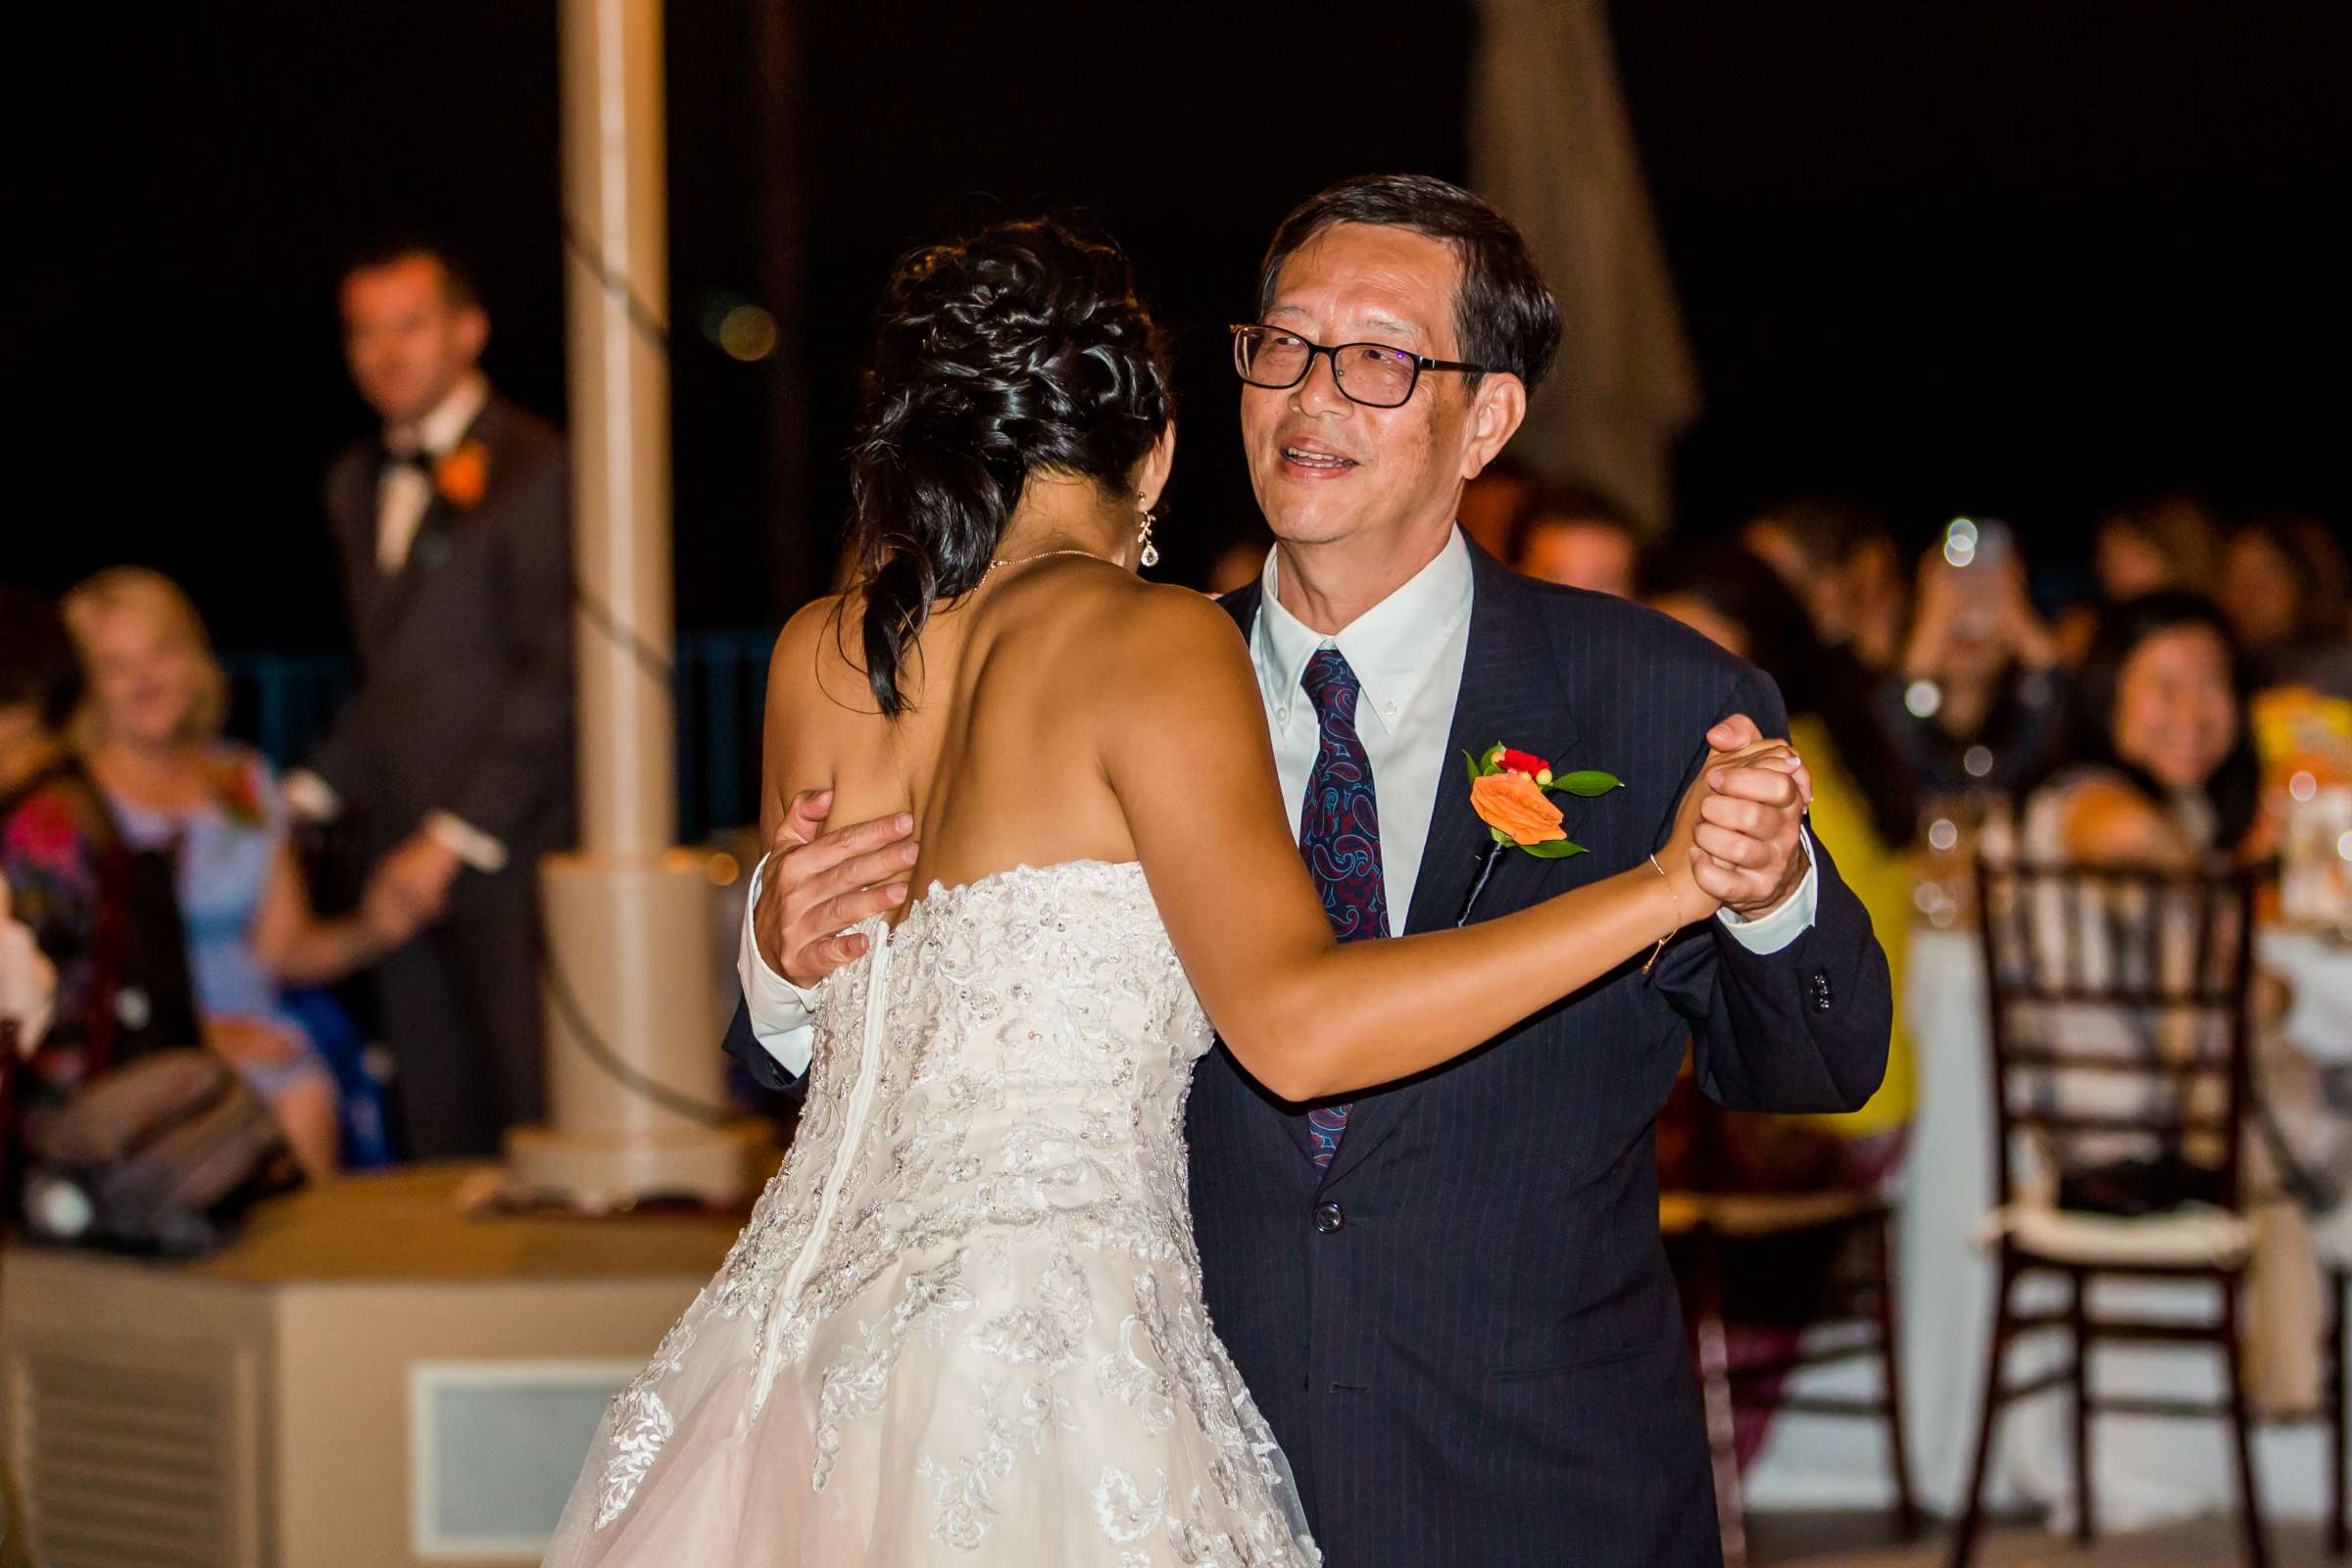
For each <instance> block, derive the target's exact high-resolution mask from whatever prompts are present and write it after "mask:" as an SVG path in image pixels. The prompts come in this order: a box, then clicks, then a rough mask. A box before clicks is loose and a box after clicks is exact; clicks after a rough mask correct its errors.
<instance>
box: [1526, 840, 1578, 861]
mask: <svg viewBox="0 0 2352 1568" xmlns="http://www.w3.org/2000/svg"><path fill="white" fill-rule="evenodd" d="M1519 847H1520V848H1521V849H1523V850H1525V851H1526V852H1527V853H1528V854H1530V855H1532V856H1534V857H1535V858H1537V859H1539V860H1565V859H1566V858H1568V857H1570V856H1571V855H1582V854H1584V853H1585V847H1584V846H1583V845H1582V844H1579V843H1577V842H1576V841H1574V840H1573V839H1549V840H1546V841H1545V842H1544V843H1542V844H1522V845H1520V846H1519Z"/></svg>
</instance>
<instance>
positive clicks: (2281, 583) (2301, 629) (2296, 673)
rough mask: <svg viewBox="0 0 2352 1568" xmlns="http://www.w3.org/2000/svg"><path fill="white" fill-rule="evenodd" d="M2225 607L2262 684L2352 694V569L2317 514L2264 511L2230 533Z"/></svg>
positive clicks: (2224, 572) (2224, 577)
mask: <svg viewBox="0 0 2352 1568" xmlns="http://www.w3.org/2000/svg"><path fill="white" fill-rule="evenodd" d="M2221 582H2222V589H2221V601H2222V609H2223V610H2224V611H2225V612H2227V613H2228V614H2229V623H2230V625H2231V626H2232V627H2234V628H2235V629H2236V632H2237V640H2238V646H2239V647H2240V648H2242V649H2244V650H2245V652H2246V657H2247V659H2248V661H2249V662H2251V663H2252V664H2253V667H2254V683H2255V685H2256V686H2257V687H2269V686H2307V687H2310V688H2311V689H2312V690H2314V691H2317V692H2321V693H2323V694H2325V695H2327V696H2329V697H2352V570H2347V568H2346V566H2345V564H2344V552H2343V548H2342V547H2341V546H2340V545H2338V544H2337V543H2336V542H2335V536H2334V535H2333V534H2331V533H2329V532H2328V531H2327V525H2326V524H2325V523H2323V522H2321V521H2320V520H2319V519H2318V518H2317V517H2309V516H2298V515H2292V514H2279V515H2271V516H2267V517H2258V518H2256V519H2255V520H2253V521H2252V522H2248V523H2246V524H2244V525H2243V526H2241V527H2239V528H2238V529H2237V530H2236V531H2235V532H2233V533H2231V534H2230V536H2229V547H2228V548H2227V550H2225V552H2224V553H2223V557H2222V577H2221Z"/></svg>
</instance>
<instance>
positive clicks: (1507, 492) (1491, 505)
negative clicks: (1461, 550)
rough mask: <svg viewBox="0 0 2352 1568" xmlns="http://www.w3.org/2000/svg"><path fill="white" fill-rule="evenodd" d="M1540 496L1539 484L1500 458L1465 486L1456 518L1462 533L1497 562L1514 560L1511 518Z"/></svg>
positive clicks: (1455, 509) (1525, 472) (1515, 465)
mask: <svg viewBox="0 0 2352 1568" xmlns="http://www.w3.org/2000/svg"><path fill="white" fill-rule="evenodd" d="M1535 493H1536V482H1535V480H1533V479H1531V478H1529V477H1528V475H1527V471H1526V470H1525V469H1523V468H1521V467H1520V466H1518V465H1517V464H1515V463H1513V462H1512V461H1511V460H1510V459H1509V458H1497V459H1495V461H1494V462H1493V463H1490V464H1488V465H1487V466H1485V467H1483V468H1481V469H1479V470H1478V472H1477V473H1476V474H1475V475H1474V476H1473V477H1472V478H1471V480H1470V482H1469V483H1468V484H1465V485H1463V486H1462V499H1461V501H1460V502H1459V503H1457V504H1456V505H1455V507H1454V511H1453V516H1454V520H1455V521H1456V522H1459V523H1460V524H1461V525H1462V532H1464V533H1466V534H1468V535H1469V536H1470V537H1471V539H1472V540H1473V541H1474V542H1475V543H1476V544H1477V545H1478V547H1479V548H1480V549H1481V550H1484V551H1485V552H1486V553H1487V554H1488V555H1490V556H1493V557H1494V558H1495V560H1496V561H1508V560H1510V559H1511V556H1510V550H1511V519H1512V518H1513V517H1516V516H1518V515H1519V509H1520V508H1521V507H1524V506H1526V505H1527V503H1528V499H1529V498H1530V497H1532V496H1533V495H1534V494H1535Z"/></svg>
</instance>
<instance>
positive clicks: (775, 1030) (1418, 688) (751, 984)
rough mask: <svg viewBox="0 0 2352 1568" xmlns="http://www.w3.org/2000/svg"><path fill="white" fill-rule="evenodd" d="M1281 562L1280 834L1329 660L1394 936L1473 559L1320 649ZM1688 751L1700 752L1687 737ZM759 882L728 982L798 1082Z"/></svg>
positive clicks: (1766, 933) (1792, 910) (1462, 655)
mask: <svg viewBox="0 0 2352 1568" xmlns="http://www.w3.org/2000/svg"><path fill="white" fill-rule="evenodd" d="M1279 562H1280V555H1279V553H1277V552H1269V553H1268V554H1267V556H1266V567H1265V571H1264V573H1263V575H1262V576H1261V577H1260V578H1259V590H1260V592H1259V599H1258V609H1257V619H1256V623H1255V624H1254V625H1252V626H1251V627H1250V665H1251V667H1252V668H1253V669H1255V670H1256V672H1257V686H1258V696H1259V697H1260V699H1262V700H1263V702H1264V703H1265V705H1266V723H1267V725H1268V727H1269V728H1270V729H1271V730H1272V731H1273V736H1274V767H1275V771H1276V773H1277V774H1278V775H1279V776H1280V778H1281V781H1282V797H1283V800H1284V801H1285V802H1288V803H1294V809H1292V810H1291V812H1290V813H1289V814H1290V817H1291V831H1292V833H1293V834H1296V833H1297V832H1298V831H1299V821H1298V816H1299V813H1298V810H1297V809H1296V803H1303V802H1304V801H1305V799H1306V781H1307V776H1308V775H1309V774H1310V773H1312V772H1313V771H1314V765H1315V756H1316V753H1317V751H1318V750H1319V749H1320V746H1321V738H1322V732H1321V725H1320V723H1319V721H1318V720H1317V718H1316V715H1315V705H1314V704H1313V703H1312V702H1310V701H1308V700H1307V696H1306V690H1305V688H1304V686H1302V685H1301V684H1300V682H1299V676H1300V675H1302V674H1303V673H1304V672H1305V669H1306V664H1307V661H1308V660H1310V659H1312V658H1313V657H1314V656H1315V654H1316V653H1317V652H1318V651H1320V650H1322V649H1325V648H1336V649H1338V650H1339V651H1340V656H1341V657H1342V658H1344V659H1346V660H1347V661H1348V668H1350V669H1352V670H1353V671H1354V672H1355V678H1356V680H1357V682H1358V683H1359V684H1360V685H1361V686H1362V688H1363V690H1362V693H1361V695H1360V696H1358V697H1357V699H1356V704H1355V728H1356V734H1357V735H1358V737H1360V738H1361V739H1362V741H1363V743H1364V755H1365V758H1366V759H1367V760H1369V761H1370V762H1371V764H1372V782H1373V797H1374V800H1375V803H1376V805H1377V808H1378V809H1379V812H1380V863H1381V877H1382V880H1383V881H1384V882H1385V883H1386V884H1387V887H1388V896H1389V931H1390V934H1391V935H1397V934H1398V933H1400V932H1401V931H1402V930H1403V927H1404V918H1405V911H1406V910H1408V909H1410V908H1411V907H1412V905H1413V886H1414V883H1415V882H1416V881H1417V880H1418V879H1419V877H1420V874H1421V852H1422V851H1423V849H1425V848H1426V847H1427V845H1428V842H1429V819H1430V813H1431V812H1432V811H1433V810H1434V809H1436V807H1437V801H1438V785H1439V781H1440V779H1441V778H1442V777H1443V769H1444V768H1445V766H1446V754H1447V750H1448V743H1449V741H1450V740H1451V737H1452V732H1453V711H1454V708H1455V706H1456V705H1457V704H1458V702H1459V701H1460V699H1461V695H1462V667H1463V664H1464V663H1465V662H1466V661H1467V659H1468V657H1469V653H1470V610H1471V602H1472V598H1473V595H1474V586H1475V585H1474V583H1473V580H1472V577H1471V572H1470V549H1469V546H1468V545H1467V544H1465V543H1464V542H1463V539H1462V535H1461V532H1460V530H1459V529H1456V530H1455V531H1454V534H1453V536H1452V537H1451V538H1450V539H1448V540H1447V541H1446V548H1445V549H1443V550H1441V551H1439V552H1438V554H1437V557H1436V559H1434V560H1433V561H1431V562H1430V564H1428V565H1426V566H1423V567H1422V568H1421V569H1420V570H1419V571H1417V572H1415V573H1414V574H1413V575H1412V577H1411V578H1409V579H1408V580H1407V581H1406V582H1405V583H1404V585H1403V586H1402V587H1400V588H1398V589H1397V591H1396V592H1395V593H1393V594H1391V595H1389V597H1388V598H1386V599H1384V600H1382V601H1381V602H1380V603H1379V604H1377V605H1374V606H1373V607H1372V608H1371V609H1370V610H1367V611H1366V612H1364V613H1362V614H1361V615H1358V616H1357V617H1356V618H1355V619H1354V620H1352V621H1350V622H1349V623H1348V625H1346V626H1344V627H1342V628H1341V629H1340V630H1339V631H1337V632H1334V633H1331V634H1330V635H1328V636H1327V635H1325V634H1323V633H1321V632H1318V631H1315V630H1313V629H1312V628H1310V627H1309V626H1307V625H1306V624H1305V622H1303V621H1301V620H1299V617H1298V616H1296V615H1294V614H1292V613H1290V612H1289V611H1288V610H1285V609H1284V608H1283V606H1282V601H1281V600H1280V598H1278V597H1277V596H1276V593H1275V588H1276V577H1275V572H1276V569H1277V566H1278V564H1279ZM1691 741H1692V744H1693V745H1695V744H1697V742H1698V737H1696V736H1692V737H1691ZM1804 848H1805V858H1806V865H1805V878H1804V881H1803V882H1802V883H1801V884H1799V885H1798V887H1797V890H1796V892H1794V893H1793V894H1791V895H1789V899H1788V900H1787V901H1786V902H1785V903H1783V904H1782V905H1781V907H1779V908H1776V909H1774V910H1772V911H1771V912H1770V913H1768V914H1765V915H1762V916H1759V917H1758V918H1756V919H1753V920H1742V919H1740V916H1738V915H1736V914H1734V913H1732V911H1731V910H1729V909H1723V910H1720V911H1718V917H1719V918H1720V919H1722V921H1723V922H1724V925H1725V927H1726V928H1727V929H1728V930H1729V931H1730V932H1731V934H1732V935H1733V937H1734V938H1736V939H1737V940H1738V941H1739V942H1740V945H1741V946H1742V947H1745V948H1747V949H1748V950H1750V951H1751V952H1755V953H1777V952H1779V951H1780V950H1781V949H1783V948H1785V947H1787V946H1788V945H1789V943H1791V942H1794V941H1795V940H1796V939H1797V937H1798V936H1799V935H1801V934H1802V933H1803V932H1804V930H1805V928H1806V927H1808V926H1810V925H1811V924H1812V923H1813V916H1814V911H1815V909H1816V907H1817V906H1818V897H1819V895H1818V889H1817V886H1816V882H1817V879H1816V873H1815V872H1814V870H1813V866H1812V856H1813V846H1812V841H1811V840H1810V839H1809V838H1808V839H1806V840H1805V841H1804ZM765 869H766V862H765V861H764V860H762V861H761V862H760V869H759V870H756V871H754V872H753V874H752V888H751V898H750V901H749V902H748V903H747V904H746V905H745V907H744V921H743V940H742V943H741V945H740V947H739V949H738V952H737V955H736V964H735V971H736V975H737V977H738V978H739V979H741V980H742V982H743V994H744V998H745V1000H746V1002H747V1003H748V1005H749V1010H750V1013H751V1020H752V1033H753V1034H754V1035H755V1036H756V1037H758V1039H759V1041H760V1045H762V1046H764V1047H765V1048H766V1049H767V1052H768V1054H770V1055H772V1056H774V1057H775V1058H776V1060H777V1061H779V1062H781V1063H782V1064H783V1065H784V1067H785V1068H786V1070H788V1071H790V1072H792V1073H793V1074H795V1075H796V1076H797V1075H798V1074H801V1073H804V1072H807V1071H808V1070H809V1054H810V1046H811V1040H810V1036H811V1033H812V1031H811V1028H810V1025H809V1006H810V1002H811V998H810V994H809V993H808V992H805V991H803V990H801V989H800V988H799V987H798V986H795V985H794V984H792V982H790V981H789V980H786V979H785V978H784V977H783V976H782V975H780V974H777V973H776V972H775V971H774V970H773V969H770V968H769V967H768V966H767V960H766V959H765V958H764V957H762V956H761V955H760V945H759V943H758V942H757V941H756V940H755V939H754V937H753V934H752V911H753V910H755V909H757V908H758V907H759V905H760V878H761V875H762V873H764V871H765Z"/></svg>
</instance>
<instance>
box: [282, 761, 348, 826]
mask: <svg viewBox="0 0 2352 1568" xmlns="http://www.w3.org/2000/svg"><path fill="white" fill-rule="evenodd" d="M278 787H279V789H280V790H282V791H283V792H284V794H285V797H286V805H287V806H289V807H291V808H292V809H293V811H294V814H295V815H296V816H299V817H301V818H302V819H303V820H304V821H306V822H332V821H333V820H334V819H335V818H336V817H338V816H341V815H342V814H343V797H342V796H340V795H337V794H336V793H335V787H334V786H333V785H332V784H329V783H328V782H327V781H326V780H324V779H322V778H320V777H319V775H318V774H316V773H314V772H312V771H311V770H310V769H309V768H307V767H298V768H296V769H295V770H294V771H293V772H291V773H288V774H287V775H286V778H285V782H284V783H283V784H281V785H279V786H278Z"/></svg>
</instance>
